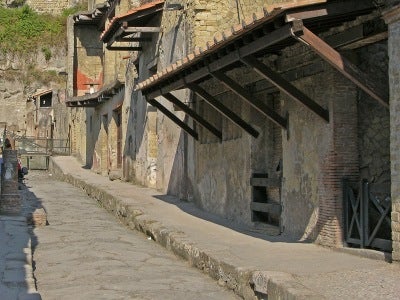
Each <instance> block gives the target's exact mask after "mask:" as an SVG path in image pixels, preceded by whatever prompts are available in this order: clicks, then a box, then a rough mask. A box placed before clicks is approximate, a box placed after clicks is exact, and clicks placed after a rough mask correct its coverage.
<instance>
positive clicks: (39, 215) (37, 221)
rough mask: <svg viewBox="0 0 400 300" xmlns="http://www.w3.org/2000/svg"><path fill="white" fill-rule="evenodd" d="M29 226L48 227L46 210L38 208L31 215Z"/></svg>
mask: <svg viewBox="0 0 400 300" xmlns="http://www.w3.org/2000/svg"><path fill="white" fill-rule="evenodd" d="M28 224H29V225H33V226H46V225H47V213H46V211H45V210H44V208H37V209H36V210H35V211H34V212H33V213H32V214H31V215H29V216H28Z"/></svg>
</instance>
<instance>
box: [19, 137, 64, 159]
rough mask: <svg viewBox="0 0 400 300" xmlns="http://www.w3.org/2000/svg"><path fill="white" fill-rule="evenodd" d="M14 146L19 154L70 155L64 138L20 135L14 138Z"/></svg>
mask: <svg viewBox="0 0 400 300" xmlns="http://www.w3.org/2000/svg"><path fill="white" fill-rule="evenodd" d="M15 148H16V149H17V150H18V152H19V154H28V155H29V154H42V155H70V146H69V141H68V140H66V139H48V138H34V137H21V138H19V139H15Z"/></svg>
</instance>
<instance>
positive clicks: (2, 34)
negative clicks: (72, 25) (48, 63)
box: [0, 5, 66, 59]
mask: <svg viewBox="0 0 400 300" xmlns="http://www.w3.org/2000/svg"><path fill="white" fill-rule="evenodd" d="M0 20H1V22H0V51H3V52H6V51H7V52H15V53H19V54H28V53H31V52H32V51H36V49H38V47H39V46H41V47H42V51H43V49H49V47H51V46H53V45H57V44H59V43H60V42H62V41H64V40H65V32H66V26H65V24H66V22H65V18H61V17H55V16H51V15H44V14H38V13H36V12H35V11H33V10H32V9H31V8H30V7H29V6H28V5H24V6H22V7H20V8H4V7H0ZM43 53H44V54H45V56H46V57H49V59H50V57H51V53H50V50H48V51H43ZM48 55H50V56H48ZM46 59H47V58H46Z"/></svg>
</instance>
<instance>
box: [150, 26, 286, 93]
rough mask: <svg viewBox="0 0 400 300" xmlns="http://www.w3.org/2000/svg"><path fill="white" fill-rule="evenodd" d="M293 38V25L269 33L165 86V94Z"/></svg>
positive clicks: (163, 89)
mask: <svg viewBox="0 0 400 300" xmlns="http://www.w3.org/2000/svg"><path fill="white" fill-rule="evenodd" d="M291 36H292V26H291V24H286V25H284V26H282V27H280V28H278V29H275V30H274V31H272V32H270V33H268V34H267V35H265V36H263V37H261V38H259V39H257V40H256V41H255V42H253V43H251V44H247V45H243V46H241V47H240V48H239V49H238V50H237V51H233V52H231V53H228V54H226V55H224V56H222V57H221V58H219V59H216V60H214V61H212V62H211V63H209V64H208V66H206V67H202V68H200V69H198V70H195V71H191V72H189V73H188V74H187V75H185V76H184V78H180V79H175V80H174V81H173V82H172V83H170V84H167V85H165V86H163V88H162V91H163V93H168V92H170V91H173V90H176V89H180V88H183V87H185V82H186V83H192V82H197V81H198V80H202V79H204V78H206V77H208V76H209V74H210V73H209V72H210V71H211V72H214V71H218V70H221V69H223V68H225V67H228V66H230V65H232V64H234V63H236V62H238V61H240V56H247V55H251V54H254V53H256V52H258V51H261V50H263V49H265V48H267V47H269V46H272V45H274V44H276V43H279V42H281V41H283V40H285V39H287V38H290V37H291ZM143 93H144V94H146V95H148V96H149V97H150V98H155V97H158V96H160V95H161V94H160V90H159V89H156V90H154V91H146V90H143Z"/></svg>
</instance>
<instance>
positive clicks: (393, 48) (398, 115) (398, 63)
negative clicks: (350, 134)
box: [384, 6, 400, 261]
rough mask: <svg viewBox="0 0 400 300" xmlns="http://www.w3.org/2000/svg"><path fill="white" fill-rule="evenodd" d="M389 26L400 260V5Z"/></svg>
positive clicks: (397, 252) (395, 235)
mask: <svg viewBox="0 0 400 300" xmlns="http://www.w3.org/2000/svg"><path fill="white" fill-rule="evenodd" d="M384 18H385V21H386V22H387V23H388V26H389V42H388V44H389V51H388V52H389V91H390V131H391V134H390V161H391V175H392V178H391V179H392V191H391V196H392V240H393V253H392V256H393V260H397V261H400V152H399V149H400V135H399V132H400V86H399V84H398V82H399V80H400V49H399V47H398V45H399V43H400V6H396V7H394V8H393V9H391V10H390V11H387V12H386V13H385V14H384Z"/></svg>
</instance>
